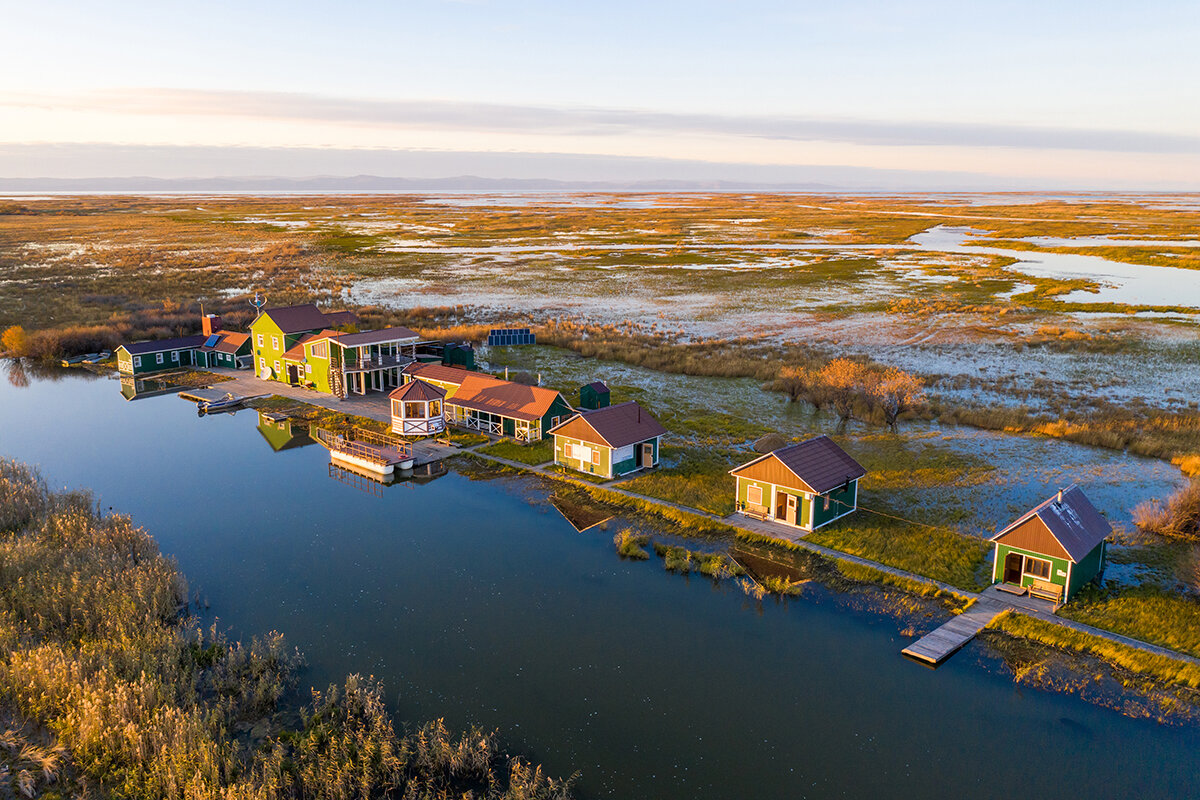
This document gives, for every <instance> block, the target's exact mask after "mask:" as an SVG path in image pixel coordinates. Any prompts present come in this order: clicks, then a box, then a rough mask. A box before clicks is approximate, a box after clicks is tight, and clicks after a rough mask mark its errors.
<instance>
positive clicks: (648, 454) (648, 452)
mask: <svg viewBox="0 0 1200 800" xmlns="http://www.w3.org/2000/svg"><path fill="white" fill-rule="evenodd" d="M639 466H642V467H653V466H654V443H653V442H644V443H643V444H642V463H641V464H639Z"/></svg>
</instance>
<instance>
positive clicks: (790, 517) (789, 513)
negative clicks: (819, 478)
mask: <svg viewBox="0 0 1200 800" xmlns="http://www.w3.org/2000/svg"><path fill="white" fill-rule="evenodd" d="M785 497H787V500H786V501H785V507H784V517H783V519H784V521H785V522H787V524H789V525H795V524H796V495H794V494H789V495H785Z"/></svg>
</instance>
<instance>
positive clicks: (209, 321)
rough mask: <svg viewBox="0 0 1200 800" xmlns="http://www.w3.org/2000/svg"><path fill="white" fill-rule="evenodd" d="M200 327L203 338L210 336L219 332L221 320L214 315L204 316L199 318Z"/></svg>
mask: <svg viewBox="0 0 1200 800" xmlns="http://www.w3.org/2000/svg"><path fill="white" fill-rule="evenodd" d="M200 327H201V330H203V331H204V335H205V336H212V335H213V334H214V333H219V332H220V330H221V318H220V317H218V316H217V315H216V314H205V315H204V316H203V317H201V318H200Z"/></svg>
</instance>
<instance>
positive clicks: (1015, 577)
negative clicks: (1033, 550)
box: [1004, 553, 1025, 586]
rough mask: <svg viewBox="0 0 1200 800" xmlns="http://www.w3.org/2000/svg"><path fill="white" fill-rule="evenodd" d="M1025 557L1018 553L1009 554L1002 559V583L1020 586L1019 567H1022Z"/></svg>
mask: <svg viewBox="0 0 1200 800" xmlns="http://www.w3.org/2000/svg"><path fill="white" fill-rule="evenodd" d="M1024 561H1025V556H1023V555H1021V554H1020V553H1009V554H1008V555H1006V556H1005V557H1004V582H1005V583H1012V584H1016V585H1017V586H1020V585H1021V567H1023V566H1024Z"/></svg>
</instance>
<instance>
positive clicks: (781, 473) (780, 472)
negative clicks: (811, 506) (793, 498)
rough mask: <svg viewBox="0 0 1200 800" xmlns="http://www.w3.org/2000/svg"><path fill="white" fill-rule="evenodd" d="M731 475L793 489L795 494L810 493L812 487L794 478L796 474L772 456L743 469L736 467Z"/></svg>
mask: <svg viewBox="0 0 1200 800" xmlns="http://www.w3.org/2000/svg"><path fill="white" fill-rule="evenodd" d="M733 474H734V475H736V476H738V477H739V478H746V479H748V480H755V481H766V482H767V483H773V484H775V485H776V486H782V487H785V488H787V489H793V490H795V491H797V492H811V491H812V487H811V486H809V485H808V484H806V483H805V482H804V481H802V480H800V479H799V478H798V477H796V473H794V472H792V471H791V470H790V469H788V468H787V467H785V466H784V465H783V464H781V463H780V462H779V459H777V458H775V457H774V456H770V457H768V458H764V459H763V460H762V461H759V462H757V463H752V464H747V465H746V466H743V467H738V468H737V469H735V470H733Z"/></svg>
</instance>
